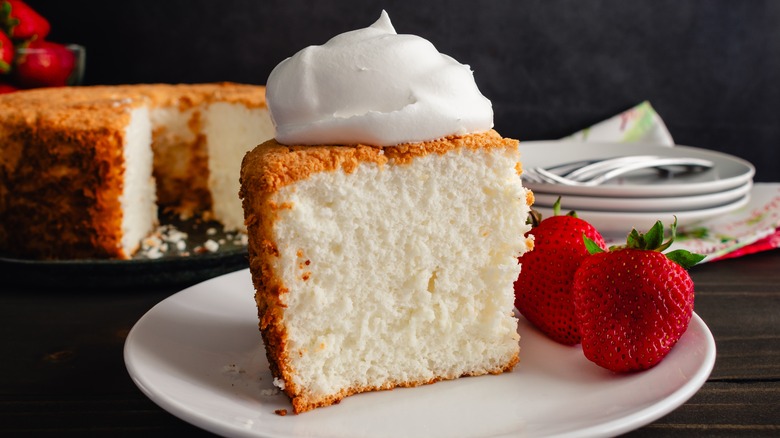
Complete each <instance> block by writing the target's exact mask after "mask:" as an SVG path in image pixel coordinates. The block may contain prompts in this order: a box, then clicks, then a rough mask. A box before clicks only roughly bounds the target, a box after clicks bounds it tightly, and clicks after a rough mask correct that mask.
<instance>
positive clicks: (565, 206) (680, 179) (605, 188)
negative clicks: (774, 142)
mask: <svg viewBox="0 0 780 438" xmlns="http://www.w3.org/2000/svg"><path fill="white" fill-rule="evenodd" d="M520 154H521V160H522V163H523V168H524V169H531V168H534V167H536V166H539V167H544V168H547V167H551V166H555V165H560V164H565V163H571V162H576V161H580V160H590V159H599V158H611V157H618V156H630V155H660V156H668V157H691V158H701V159H706V160H710V161H711V162H712V163H713V164H714V165H713V167H712V168H710V169H706V170H701V171H696V172H685V173H680V174H672V175H671V176H663V175H662V174H661V173H659V172H636V173H633V174H632V173H629V174H626V175H623V176H621V177H619V178H615V179H613V180H610V181H607V182H605V183H604V184H602V185H598V186H593V187H585V186H567V185H562V184H547V183H534V182H531V181H526V180H524V182H523V184H524V185H525V186H526V187H528V188H530V189H531V190H532V191H533V192H534V197H535V199H536V201H535V205H534V208H535V209H536V210H538V211H539V212H541V213H542V215H543V216H550V215H552V214H553V212H552V206H553V203H554V202H555V201H556V199H558V197H559V196H560V197H561V211H562V212H563V213H565V212H568V211H570V210H575V211H576V212H577V216H579V217H581V218H583V219H585V220H587V221H588V222H590V223H591V224H593V226H595V227H596V228H597V229H598V230H599V231H600V232H601V233H602V234H603V235H605V236H611V237H617V236H625V235H626V234H628V233H629V232H630V231H631V229H632V228H636V229H637V230H638V231H642V232H644V231H647V229H649V228H650V227H651V226H652V225H653V224H654V223H655V222H656V221H657V220H661V221H662V222H663V223H664V226H665V227H668V226H669V225H670V224H671V223H672V221H673V220H674V216H676V217H677V224H678V226H682V227H685V226H691V225H695V224H696V223H697V222H700V221H704V220H707V219H712V218H715V217H718V216H721V215H724V214H727V213H729V212H732V211H734V210H737V209H739V208H741V207H744V206H745V205H746V204H747V202H748V201H749V199H750V189H751V187H752V185H753V175H754V174H755V167H754V166H753V165H752V164H750V163H749V162H747V161H745V160H743V159H740V158H737V157H734V156H731V155H728V154H724V153H721V152H716V151H711V150H707V149H701V148H695V147H690V146H673V147H668V146H660V145H656V144H645V143H580V142H567V141H527V142H521V143H520Z"/></svg>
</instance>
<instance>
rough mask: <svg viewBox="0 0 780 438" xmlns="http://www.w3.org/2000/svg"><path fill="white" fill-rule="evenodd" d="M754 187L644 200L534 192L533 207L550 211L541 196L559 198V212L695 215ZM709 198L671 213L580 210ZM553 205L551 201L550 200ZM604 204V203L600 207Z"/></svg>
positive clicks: (734, 200) (685, 201) (679, 202)
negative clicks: (697, 204) (694, 205)
mask: <svg viewBox="0 0 780 438" xmlns="http://www.w3.org/2000/svg"><path fill="white" fill-rule="evenodd" d="M752 188H753V181H752V180H749V181H747V182H745V183H744V184H742V185H739V186H737V187H735V188H732V189H727V190H724V191H720V192H713V193H704V194H700V195H683V196H664V197H657V198H656V197H647V198H644V197H642V198H637V197H616V196H615V197H613V196H591V195H558V194H551V193H544V192H542V193H539V192H534V204H533V206H532V207H542V208H552V206H553V204H552V203H548V202H537V201H538V200H539V195H541V197H542V199H545V200H551V199H553V198H557V197H558V196H560V197H561V209H562V210H577V211H578V212H579V211H590V212H603V213H612V212H620V213H641V214H647V213H660V214H669V212H670V211H676V212H682V213H694V212H697V211H700V210H707V209H710V208H716V207H719V206H723V205H729V204H731V203H736V202H737V201H739V200H740V199H742V198H744V197H745V196H746V195H749V194H750V192H751V189H752ZM717 195H721V196H723V197H724V198H725V200H720V201H718V202H713V201H711V200H712V199H715V198H716V196H717ZM705 198H706V199H708V200H709V202H710V203H709V204H705V205H702V206H698V207H694V208H685V209H674V210H669V209H667V210H659V209H655V208H646V209H640V208H634V207H631V208H622V209H617V208H588V207H583V206H582V205H585V204H584V203H593V202H596V203H598V202H602V203H611V202H614V203H615V206H618V205H619V204H621V203H625V202H628V203H629V205H634V204H640V203H650V202H651V203H658V204H663V203H664V202H665V201H666V202H667V204H665V205H667V206H668V205H678V204H679V205H684V204H685V203H692V202H696V201H697V200H701V199H705ZM572 199H574V203H573V204H572V203H571V202H572ZM553 202H554V201H553ZM668 202H672V203H673V204H669V203H668ZM601 205H606V204H601Z"/></svg>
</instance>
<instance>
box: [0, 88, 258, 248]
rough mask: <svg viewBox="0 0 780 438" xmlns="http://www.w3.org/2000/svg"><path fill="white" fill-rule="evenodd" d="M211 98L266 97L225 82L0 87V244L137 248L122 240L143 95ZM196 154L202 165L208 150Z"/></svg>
mask: <svg viewBox="0 0 780 438" xmlns="http://www.w3.org/2000/svg"><path fill="white" fill-rule="evenodd" d="M211 101H220V102H234V103H241V104H243V105H245V106H247V107H249V108H260V107H265V89H264V87H262V86H257V85H246V84H235V83H230V82H221V83H211V84H137V85H115V86H109V85H106V86H102V85H101V86H85V87H63V88H41V89H34V90H25V91H18V92H14V93H8V94H3V95H0V250H2V251H5V252H7V253H9V254H14V255H17V256H21V257H29V258H36V259H81V258H120V259H122V258H128V257H130V254H125V253H124V252H123V251H122V248H121V238H122V233H121V223H122V211H121V207H120V202H119V200H118V196H119V194H120V193H122V184H123V175H124V171H125V169H124V158H123V150H122V145H123V143H124V138H125V126H126V125H127V123H128V121H129V119H130V111H131V110H132V109H133V108H136V107H138V106H140V105H145V106H148V107H152V108H154V107H159V106H170V105H174V106H176V107H178V108H189V107H193V106H197V105H200V104H203V103H206V102H211ZM191 147H192V148H193V149H194V150H199V149H198V148H201V149H202V148H203V146H202V145H194V146H191ZM194 163H195V164H196V165H198V166H200V167H203V166H205V160H204V159H203V157H202V154H200V155H196V158H195V159H194ZM162 172H163V171H162V170H159V169H158V173H162ZM193 175H203V172H193ZM199 177H200V176H199ZM180 185H181V186H184V187H191V186H193V185H196V184H189V185H188V184H180Z"/></svg>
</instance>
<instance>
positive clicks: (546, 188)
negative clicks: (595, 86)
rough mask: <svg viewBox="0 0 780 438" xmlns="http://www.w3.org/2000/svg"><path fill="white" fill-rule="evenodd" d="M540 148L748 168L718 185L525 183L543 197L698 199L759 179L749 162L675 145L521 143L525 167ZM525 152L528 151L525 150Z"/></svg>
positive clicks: (713, 182)
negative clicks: (531, 151)
mask: <svg viewBox="0 0 780 438" xmlns="http://www.w3.org/2000/svg"><path fill="white" fill-rule="evenodd" d="M540 145H551V146H557V147H563V148H573V149H577V148H583V149H590V150H591V151H593V155H595V156H598V155H600V154H598V150H600V149H599V148H601V149H606V148H609V149H614V148H624V149H625V150H630V151H631V152H630V153H632V154H634V153H641V154H646V153H647V152H648V150H651V151H667V152H668V151H669V150H676V151H679V150H683V151H687V152H690V153H691V155H693V156H695V157H699V158H718V159H720V160H723V161H728V162H731V163H733V164H736V165H740V166H743V167H744V171H743V172H742V173H740V174H739V175H735V176H732V177H729V178H722V179H717V180H716V181H704V182H696V183H690V184H664V185H600V186H596V187H579V186H563V185H558V184H544V183H533V182H530V181H525V180H524V181H523V185H524V186H525V187H527V188H530V189H531V190H532V191H534V192H536V191H538V192H541V193H550V194H552V193H555V194H568V195H587V196H603V197H662V196H669V194H670V193H676V194H678V195H696V194H704V193H712V192H716V191H722V190H727V189H730V188H734V187H737V186H739V185H740V184H743V183H745V182H746V181H749V180H751V179H752V178H753V176H755V173H756V168H755V166H754V165H753V164H752V163H751V162H749V161H747V160H745V159H744V158H741V157H738V156H735V155H732V154H729V153H726V152H721V151H716V150H712V149H705V148H700V147H695V146H686V145H680V144H675V145H673V146H665V145H659V144H656V143H645V142H630V143H621V142H577V141H566V140H538V141H521V142H520V143H519V148H520V149H519V150H520V161H521V162H522V163H523V165H524V166H528V164H529V163H528V162H527V161H525V158H524V155H526V154H527V152H526V151H527V150H528V149H527V148H528V147H535V146H540ZM524 148H525V149H524Z"/></svg>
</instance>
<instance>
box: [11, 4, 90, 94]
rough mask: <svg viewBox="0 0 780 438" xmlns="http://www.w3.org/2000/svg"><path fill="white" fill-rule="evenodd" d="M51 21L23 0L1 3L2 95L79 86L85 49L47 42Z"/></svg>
mask: <svg viewBox="0 0 780 438" xmlns="http://www.w3.org/2000/svg"><path fill="white" fill-rule="evenodd" d="M50 30H51V25H50V24H49V21H48V20H47V19H46V18H44V17H43V16H41V15H40V14H39V13H38V12H36V11H35V10H34V9H33V8H31V7H30V6H29V5H27V3H25V2H24V1H22V0H0V93H7V92H13V91H16V90H19V89H27V88H40V87H64V86H70V85H80V84H81V83H82V81H83V79H84V68H85V66H86V49H85V48H84V47H83V46H80V45H78V44H62V43H58V42H53V41H49V40H48V39H47V37H48V35H49V31H50Z"/></svg>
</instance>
